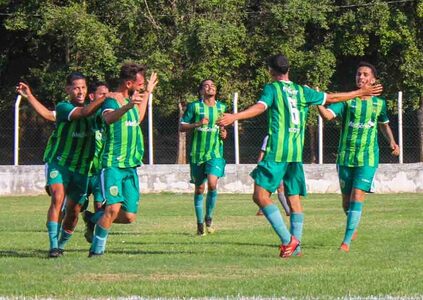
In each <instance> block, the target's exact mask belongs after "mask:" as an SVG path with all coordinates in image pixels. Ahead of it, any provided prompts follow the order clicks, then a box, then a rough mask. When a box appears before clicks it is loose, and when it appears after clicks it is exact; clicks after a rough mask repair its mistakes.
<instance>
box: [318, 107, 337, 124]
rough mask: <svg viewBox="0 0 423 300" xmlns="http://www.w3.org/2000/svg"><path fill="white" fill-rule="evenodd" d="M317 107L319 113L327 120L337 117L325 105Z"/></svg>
mask: <svg viewBox="0 0 423 300" xmlns="http://www.w3.org/2000/svg"><path fill="white" fill-rule="evenodd" d="M317 109H318V110H319V115H320V116H321V117H322V118H323V119H324V120H326V121H330V120H333V119H335V116H334V114H333V113H332V112H331V111H330V110H329V109H327V108H326V107H324V106H323V105H318V106H317Z"/></svg>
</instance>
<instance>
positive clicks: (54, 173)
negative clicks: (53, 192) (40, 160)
mask: <svg viewBox="0 0 423 300" xmlns="http://www.w3.org/2000/svg"><path fill="white" fill-rule="evenodd" d="M58 175H59V171H57V170H53V171H51V172H50V178H51V179H54V178H56V177H57V176H58Z"/></svg>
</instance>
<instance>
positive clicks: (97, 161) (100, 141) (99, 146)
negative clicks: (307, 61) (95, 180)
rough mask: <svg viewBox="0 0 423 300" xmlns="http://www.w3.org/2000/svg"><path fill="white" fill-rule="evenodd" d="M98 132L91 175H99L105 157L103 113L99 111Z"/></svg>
mask: <svg viewBox="0 0 423 300" xmlns="http://www.w3.org/2000/svg"><path fill="white" fill-rule="evenodd" d="M96 126H97V127H96V130H95V152H94V157H93V163H92V166H91V170H90V175H93V174H98V173H99V172H100V171H101V169H102V166H101V160H102V155H103V145H104V141H105V135H104V134H103V131H104V122H103V118H102V117H101V111H100V110H98V111H97V113H96Z"/></svg>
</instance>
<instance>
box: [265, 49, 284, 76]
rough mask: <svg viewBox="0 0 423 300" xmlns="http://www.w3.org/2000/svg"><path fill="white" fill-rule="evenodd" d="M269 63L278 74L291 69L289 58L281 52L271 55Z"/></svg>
mask: <svg viewBox="0 0 423 300" xmlns="http://www.w3.org/2000/svg"><path fill="white" fill-rule="evenodd" d="M267 65H268V66H269V68H271V69H272V70H273V71H275V72H276V73H278V74H286V73H287V72H288V70H289V62H288V59H287V58H286V57H285V56H284V55H283V54H280V53H279V54H275V55H272V56H270V57H269V58H268V59H267Z"/></svg>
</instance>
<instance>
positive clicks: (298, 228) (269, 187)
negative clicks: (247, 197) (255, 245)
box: [218, 54, 382, 257]
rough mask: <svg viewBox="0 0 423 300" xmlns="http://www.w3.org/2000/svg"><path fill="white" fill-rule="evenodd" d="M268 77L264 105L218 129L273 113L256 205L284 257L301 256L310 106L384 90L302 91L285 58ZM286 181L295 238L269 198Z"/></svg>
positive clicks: (226, 119) (274, 59)
mask: <svg viewBox="0 0 423 300" xmlns="http://www.w3.org/2000/svg"><path fill="white" fill-rule="evenodd" d="M268 66H269V73H270V75H271V77H272V79H273V82H272V83H270V84H266V85H265V86H264V89H263V92H262V95H261V97H260V99H259V101H258V102H257V103H256V104H254V105H252V106H251V107H249V108H248V109H246V110H244V111H242V112H239V113H237V114H224V116H223V117H222V118H221V119H220V120H219V122H218V123H219V124H220V125H223V126H227V125H229V124H232V123H233V122H234V121H236V120H243V119H249V118H253V117H255V116H257V115H260V114H261V113H263V112H264V111H265V110H266V109H269V110H270V112H269V114H268V127H269V129H268V134H269V140H268V146H267V148H266V153H265V156H264V158H263V160H262V161H260V162H259V163H258V165H257V167H256V168H255V169H254V170H253V172H252V173H251V176H252V177H253V179H254V183H255V184H254V194H253V200H254V202H255V203H256V204H257V205H258V206H259V207H260V208H261V209H262V211H263V213H264V215H265V217H266V218H267V220H268V221H269V223H270V224H271V225H272V228H273V229H274V231H275V232H276V234H277V235H278V237H279V238H280V240H281V243H282V245H281V247H280V250H281V251H280V256H281V257H289V256H291V255H293V254H294V252H295V254H300V253H301V252H300V250H299V249H297V248H298V246H299V244H300V240H301V236H302V229H303V219H304V214H303V208H302V205H301V201H300V195H301V196H304V195H306V184H305V178H304V170H303V165H302V153H303V144H304V130H305V123H306V119H307V118H306V116H307V112H308V107H309V106H310V105H319V104H324V103H325V102H328V103H333V102H339V101H345V100H347V99H351V98H354V97H359V96H364V95H378V94H380V92H381V91H382V87H381V86H380V85H378V86H372V87H362V88H360V89H358V90H356V91H352V92H346V93H333V94H326V93H323V92H317V91H315V90H313V89H310V88H308V87H306V86H301V85H298V84H295V83H293V82H292V81H290V80H289V76H288V75H289V74H288V73H289V65H288V60H287V59H286V57H285V56H283V55H282V54H277V55H274V56H271V57H270V58H269V59H268ZM281 180H283V181H284V184H285V188H286V193H287V195H288V201H289V203H290V207H291V215H290V219H291V232H290V231H288V229H287V227H286V225H285V223H284V220H283V219H282V215H281V213H280V210H279V209H278V207H277V206H276V205H275V204H273V202H272V200H271V199H270V195H271V194H272V193H273V192H274V191H275V190H276V189H277V187H278V186H279V184H280V182H281Z"/></svg>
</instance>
